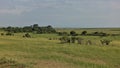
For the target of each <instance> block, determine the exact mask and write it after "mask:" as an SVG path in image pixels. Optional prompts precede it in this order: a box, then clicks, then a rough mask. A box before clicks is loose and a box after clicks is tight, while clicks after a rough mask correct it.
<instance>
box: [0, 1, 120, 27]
mask: <svg viewBox="0 0 120 68" xmlns="http://www.w3.org/2000/svg"><path fill="white" fill-rule="evenodd" d="M32 24H39V25H40V26H46V25H52V26H54V27H78V28H93V27H120V0H0V26H26V25H32Z"/></svg>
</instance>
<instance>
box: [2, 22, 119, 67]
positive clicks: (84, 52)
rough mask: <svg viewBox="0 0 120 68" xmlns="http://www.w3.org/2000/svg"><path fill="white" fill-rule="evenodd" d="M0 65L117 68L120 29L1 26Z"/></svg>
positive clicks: (36, 25) (34, 25)
mask: <svg viewBox="0 0 120 68" xmlns="http://www.w3.org/2000/svg"><path fill="white" fill-rule="evenodd" d="M0 33H1V35H0V68H120V28H53V27H52V26H51V25H48V26H42V27H41V26H39V25H38V24H33V25H31V26H25V27H11V26H9V27H3V28H0Z"/></svg>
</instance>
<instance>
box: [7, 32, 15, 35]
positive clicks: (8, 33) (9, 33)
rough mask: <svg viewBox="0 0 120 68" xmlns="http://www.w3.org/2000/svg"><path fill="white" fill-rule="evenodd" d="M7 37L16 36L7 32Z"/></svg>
mask: <svg viewBox="0 0 120 68" xmlns="http://www.w3.org/2000/svg"><path fill="white" fill-rule="evenodd" d="M6 35H7V36H14V34H13V33H11V32H7V33H6Z"/></svg>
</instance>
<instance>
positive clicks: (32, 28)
mask: <svg viewBox="0 0 120 68" xmlns="http://www.w3.org/2000/svg"><path fill="white" fill-rule="evenodd" d="M1 29H3V30H4V31H7V32H11V33H21V32H32V33H37V34H45V33H56V30H55V29H54V28H53V27H52V26H51V25H48V26H44V27H41V26H39V25H38V24H33V25H31V26H24V27H11V26H9V27H4V28H1Z"/></svg>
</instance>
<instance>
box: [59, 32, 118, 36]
mask: <svg viewBox="0 0 120 68" xmlns="http://www.w3.org/2000/svg"><path fill="white" fill-rule="evenodd" d="M57 33H58V35H59V36H120V34H108V33H105V32H92V33H88V32H87V31H82V32H81V33H76V32H75V31H70V32H69V33H68V32H57Z"/></svg>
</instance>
